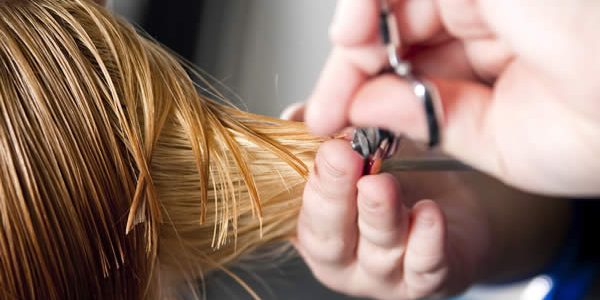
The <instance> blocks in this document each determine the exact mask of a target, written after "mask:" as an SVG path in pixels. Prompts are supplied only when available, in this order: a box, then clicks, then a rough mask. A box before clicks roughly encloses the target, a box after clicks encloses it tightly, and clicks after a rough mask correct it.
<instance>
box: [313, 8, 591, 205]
mask: <svg viewBox="0 0 600 300" xmlns="http://www.w3.org/2000/svg"><path fill="white" fill-rule="evenodd" d="M378 3H379V1H374V0H371V1H356V0H339V2H338V8H337V11H336V14H335V16H334V20H333V23H332V25H331V29H330V35H331V39H332V41H333V50H332V52H331V55H330V56H329V59H328V61H327V63H326V65H325V68H324V70H323V72H322V74H321V77H320V79H319V81H318V83H317V85H316V87H315V89H314V92H313V94H312V95H311V97H310V99H309V101H308V107H307V112H306V122H307V124H308V126H309V127H310V128H311V129H312V130H313V131H314V132H315V133H318V134H322V135H329V134H332V133H334V132H337V131H339V130H340V129H342V128H344V127H346V126H348V125H353V126H378V127H385V128H389V129H391V130H393V131H394V132H396V133H398V134H405V135H407V136H409V137H411V138H413V139H414V140H417V141H426V140H427V130H426V123H425V121H424V115H423V112H422V104H421V103H420V102H419V101H418V99H416V97H415V96H414V95H413V93H412V91H411V90H410V88H409V86H408V84H407V83H406V82H405V81H404V80H402V79H401V78H399V77H398V76H393V75H378V74H379V71H380V70H381V69H382V67H383V66H385V65H386V63H387V61H386V55H385V53H384V50H383V47H382V46H381V41H380V38H379V36H378V29H377V26H378V20H377V18H378V11H379V8H378ZM391 3H392V7H393V11H394V13H395V15H396V17H397V19H398V28H399V32H400V36H401V39H402V49H401V51H402V53H403V54H404V56H405V57H406V58H407V59H409V60H410V61H412V62H413V65H414V69H415V72H416V73H417V74H419V75H420V76H421V77H422V78H425V79H426V80H428V81H430V82H431V83H433V84H434V85H435V86H436V87H437V89H438V92H439V95H440V96H441V100H442V102H443V110H444V113H445V118H444V120H443V122H442V124H441V125H442V137H443V140H442V144H441V148H442V149H443V150H444V151H445V152H447V153H449V154H451V155H453V156H455V157H457V158H459V159H461V160H464V161H465V162H467V163H469V164H471V165H472V166H474V167H476V168H478V169H480V170H482V171H484V172H485V173H488V174H491V175H492V176H494V177H496V178H499V179H501V180H502V181H504V182H506V183H508V184H510V185H512V186H515V187H518V188H521V189H525V190H528V191H532V192H536V193H543V194H548V195H555V196H556V195H568V196H575V195H576V196H595V195H596V196H597V195H598V194H600V184H598V181H597V179H596V176H595V175H596V174H599V173H600V160H599V159H597V153H599V151H600V101H599V100H600V99H599V97H600V96H599V95H600V81H598V80H597V78H598V77H599V76H600V60H599V59H597V53H599V52H600V40H599V39H598V38H597V30H596V29H597V28H599V27H600V2H597V1H589V0H575V1H574V0H551V1H548V0H528V1H525V2H523V1H519V0H502V1H498V0H397V1H391ZM356 24H360V26H357V25H356Z"/></svg>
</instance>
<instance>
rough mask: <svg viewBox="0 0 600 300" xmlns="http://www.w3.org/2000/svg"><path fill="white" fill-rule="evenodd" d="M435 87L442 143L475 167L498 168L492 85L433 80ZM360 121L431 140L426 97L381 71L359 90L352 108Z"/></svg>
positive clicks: (355, 121) (356, 121)
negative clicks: (491, 110)
mask: <svg viewBox="0 0 600 300" xmlns="http://www.w3.org/2000/svg"><path fill="white" fill-rule="evenodd" d="M429 82H430V83H431V84H432V86H434V87H436V88H437V93H438V95H439V97H440V100H441V104H442V110H443V115H444V119H443V120H440V124H439V125H440V131H441V137H442V138H441V147H442V148H443V149H444V150H445V151H446V152H447V153H448V154H451V155H454V156H456V157H457V158H459V159H462V160H464V161H465V162H467V163H469V164H472V165H473V166H476V167H479V168H482V169H484V170H489V171H493V172H496V171H497V170H496V169H495V168H496V167H497V162H496V161H495V159H496V153H495V152H496V151H497V150H496V149H495V141H494V135H493V134H492V133H493V129H492V128H489V127H490V124H492V123H491V122H490V120H488V119H486V117H487V113H488V111H489V110H490V108H491V103H492V101H491V100H492V98H491V97H492V92H491V89H490V87H488V86H485V85H483V84H479V83H476V82H471V81H459V80H450V79H429ZM350 121H351V122H352V124H354V125H356V126H374V127H383V128H388V129H390V130H392V131H394V132H395V133H397V134H405V135H407V136H408V137H410V138H412V139H414V140H417V141H423V142H425V141H427V140H428V138H429V137H428V129H427V123H426V117H425V111H424V108H423V103H422V101H421V100H420V99H419V98H417V97H416V96H415V94H414V92H413V90H412V87H411V86H410V85H409V83H408V82H407V81H405V80H403V79H400V78H398V77H397V76H393V75H385V76H380V77H379V78H377V79H374V80H372V81H370V82H368V83H367V84H365V85H364V86H363V87H362V88H361V90H360V91H358V92H357V94H356V98H355V100H354V102H353V104H352V107H351V110H350Z"/></svg>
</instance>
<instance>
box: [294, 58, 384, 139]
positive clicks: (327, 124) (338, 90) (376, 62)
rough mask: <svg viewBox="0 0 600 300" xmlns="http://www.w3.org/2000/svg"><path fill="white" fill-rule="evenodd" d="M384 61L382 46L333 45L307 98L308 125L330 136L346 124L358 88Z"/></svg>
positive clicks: (313, 129) (319, 132) (320, 133)
mask: <svg viewBox="0 0 600 300" xmlns="http://www.w3.org/2000/svg"><path fill="white" fill-rule="evenodd" d="M384 63H385V54H384V50H383V48H382V47H364V48H353V49H347V48H339V47H337V48H334V49H333V51H332V53H331V55H330V56H329V58H328V61H327V63H326V65H325V68H324V69H323V72H322V73H321V76H320V78H319V81H318V82H317V85H316V87H315V90H314V92H313V94H312V96H311V97H310V99H309V100H308V106H307V108H306V115H305V117H306V124H307V125H308V127H309V128H310V129H311V130H312V131H313V132H314V133H316V134H319V135H331V134H333V133H336V132H337V131H339V130H340V129H342V128H344V127H346V126H347V125H348V108H349V105H350V101H351V99H352V98H353V97H354V94H355V92H356V90H357V89H358V88H359V87H360V86H361V85H362V84H363V83H364V82H365V81H366V80H367V78H369V77H370V76H372V75H374V74H375V73H377V72H378V71H379V70H380V69H381V67H382V66H383V65H384Z"/></svg>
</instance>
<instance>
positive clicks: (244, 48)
mask: <svg viewBox="0 0 600 300" xmlns="http://www.w3.org/2000/svg"><path fill="white" fill-rule="evenodd" d="M108 6H109V8H110V9H112V10H113V11H115V12H116V13H117V14H120V15H122V16H123V17H125V18H127V19H128V20H129V21H131V22H132V23H134V24H136V25H137V26H138V27H140V28H141V29H143V30H144V31H146V32H148V33H149V34H150V35H151V36H152V37H154V38H155V39H157V40H158V41H160V42H161V43H163V44H164V45H166V46H168V47H169V48H171V49H172V50H174V51H175V52H177V53H179V54H180V55H181V56H183V57H184V58H186V59H188V60H189V61H191V62H193V63H194V64H196V65H197V66H199V67H200V68H201V69H203V70H204V71H206V72H207V73H208V74H210V75H212V76H213V77H214V78H215V79H216V80H217V81H219V82H220V83H222V84H223V86H224V87H227V89H229V90H228V91H227V93H226V95H227V97H229V98H231V100H233V101H234V102H235V103H238V104H241V105H242V107H243V108H245V109H247V110H248V111H251V112H254V113H259V114H265V115H271V116H278V115H279V114H280V112H281V111H282V110H283V109H284V108H285V107H287V106H288V105H290V104H292V103H294V102H301V101H304V100H305V99H306V98H307V97H308V95H309V93H310V91H311V89H312V87H313V85H314V83H315V82H316V79H317V77H318V75H319V71H320V69H321V67H322V65H323V63H324V61H325V58H326V56H327V53H328V51H329V48H330V46H329V41H328V36H327V29H328V24H329V21H330V20H331V17H332V15H333V10H334V8H335V1H334V0H302V1H297V0H296V1H293V0H172V1H164V0H114V1H109V3H108ZM357 26H360V24H357ZM237 271H238V272H237V273H238V274H239V275H240V276H241V277H242V278H243V279H244V280H245V281H247V282H248V283H249V285H250V286H251V287H252V288H253V289H254V290H255V291H256V292H257V293H258V295H259V296H261V297H262V298H263V299H333V300H336V299H340V300H341V299H354V298H349V297H346V296H342V295H339V294H336V293H334V292H332V291H329V290H328V289H327V288H325V287H323V286H322V285H320V284H319V283H318V282H317V281H316V280H315V279H314V278H313V276H312V275H311V273H310V271H309V270H308V269H307V268H306V266H305V265H304V264H303V263H302V261H301V260H300V259H298V258H294V259H291V260H288V261H287V262H286V263H284V264H278V263H276V262H273V263H272V264H268V265H267V266H262V267H261V268H253V269H252V271H250V272H246V271H242V270H241V269H240V270H237ZM537 282H538V284H537V285H536V284H533V285H532V284H530V283H527V282H523V283H516V284H511V285H505V286H503V287H493V288H486V287H477V288H474V289H472V290H470V291H469V292H468V293H467V294H465V295H463V296H461V297H460V298H458V299H460V300H467V299H468V300H471V299H485V300H496V299H498V300H500V299H541V297H540V296H539V295H541V294H540V293H542V292H543V291H544V289H545V287H546V285H544V281H543V280H541V281H540V280H538V281H537ZM540 283H541V284H540ZM526 287H527V288H526ZM202 288H203V289H206V290H207V295H206V296H207V299H247V298H250V295H249V294H248V293H246V292H245V291H244V289H243V288H242V287H241V286H240V285H239V284H237V283H236V282H235V281H234V280H233V279H232V278H230V276H227V275H225V274H219V273H217V274H214V275H212V276H210V277H209V278H207V281H206V286H205V287H202ZM524 290H527V291H525V292H526V294H523V291H524Z"/></svg>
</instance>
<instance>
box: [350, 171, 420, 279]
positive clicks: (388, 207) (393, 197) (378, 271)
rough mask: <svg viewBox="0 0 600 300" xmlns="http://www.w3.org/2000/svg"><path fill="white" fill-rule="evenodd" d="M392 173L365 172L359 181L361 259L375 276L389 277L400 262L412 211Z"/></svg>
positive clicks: (359, 249) (366, 270) (366, 269)
mask: <svg viewBox="0 0 600 300" xmlns="http://www.w3.org/2000/svg"><path fill="white" fill-rule="evenodd" d="M400 194H401V193H400V187H399V186H398V182H397V181H396V179H395V178H394V177H393V176H392V175H391V174H380V175H370V176H365V177H363V178H361V179H360V181H359V182H358V229H359V241H358V249H357V260H358V263H359V265H360V266H361V268H362V269H363V270H364V271H365V272H366V273H367V274H369V275H371V276H377V277H387V276H390V275H391V274H392V273H394V271H395V270H397V269H398V268H399V266H400V263H401V261H402V257H403V253H404V244H405V243H404V242H405V241H406V231H407V228H408V212H407V209H406V207H405V206H404V204H403V203H402V198H401V196H400Z"/></svg>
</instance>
